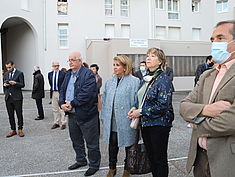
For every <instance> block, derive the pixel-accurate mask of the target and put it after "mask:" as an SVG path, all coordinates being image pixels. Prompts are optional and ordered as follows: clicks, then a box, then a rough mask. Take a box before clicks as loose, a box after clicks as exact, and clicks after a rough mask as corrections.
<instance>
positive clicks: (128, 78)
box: [100, 55, 139, 177]
mask: <svg viewBox="0 0 235 177" xmlns="http://www.w3.org/2000/svg"><path fill="white" fill-rule="evenodd" d="M113 70H114V75H113V76H112V77H111V78H110V79H109V80H108V81H107V82H106V84H105V90H104V93H103V96H102V111H101V116H100V117H101V120H102V121H103V131H104V133H103V139H104V141H105V142H107V143H108V144H109V168H110V170H109V172H108V174H107V177H112V176H115V174H116V164H117V155H118V150H119V147H125V150H126V152H127V150H128V148H129V147H130V146H131V145H133V144H134V143H135V139H136V130H134V129H131V128H130V123H131V120H130V119H128V118H127V114H128V111H129V110H130V109H131V108H132V107H133V106H134V105H135V104H136V100H137V99H136V93H137V91H138V88H139V79H138V78H136V77H134V76H132V75H131V71H132V65H131V61H130V59H129V58H128V57H127V56H125V55H122V56H116V57H114V60H113ZM125 161H126V160H125ZM128 176H130V174H129V172H128V170H127V168H126V163H125V165H124V172H123V176H122V177H128Z"/></svg>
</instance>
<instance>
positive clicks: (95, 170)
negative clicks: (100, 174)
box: [84, 168, 99, 176]
mask: <svg viewBox="0 0 235 177" xmlns="http://www.w3.org/2000/svg"><path fill="white" fill-rule="evenodd" d="M98 170H99V169H95V168H88V170H87V171H86V173H85V174H84V176H91V175H94V174H95V173H96V172H97V171H98Z"/></svg>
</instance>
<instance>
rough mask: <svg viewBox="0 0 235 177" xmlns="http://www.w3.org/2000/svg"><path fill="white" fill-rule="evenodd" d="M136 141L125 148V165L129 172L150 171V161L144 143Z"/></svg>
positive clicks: (141, 172)
mask: <svg viewBox="0 0 235 177" xmlns="http://www.w3.org/2000/svg"><path fill="white" fill-rule="evenodd" d="M138 139H139V138H138V137H137V141H136V143H135V144H134V145H132V146H131V147H130V148H129V149H128V150H127V156H126V165H127V169H128V171H129V172H130V174H133V175H134V174H138V175H141V174H147V173H150V172H151V166H150V161H149V158H148V154H147V152H146V148H145V145H144V144H143V143H142V144H138Z"/></svg>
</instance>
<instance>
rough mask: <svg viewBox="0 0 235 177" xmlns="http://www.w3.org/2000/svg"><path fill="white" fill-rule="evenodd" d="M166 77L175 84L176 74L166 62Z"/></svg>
mask: <svg viewBox="0 0 235 177" xmlns="http://www.w3.org/2000/svg"><path fill="white" fill-rule="evenodd" d="M165 72H166V75H167V76H169V77H170V80H171V82H173V79H174V73H173V68H172V67H170V66H168V63H167V62H166V70H165Z"/></svg>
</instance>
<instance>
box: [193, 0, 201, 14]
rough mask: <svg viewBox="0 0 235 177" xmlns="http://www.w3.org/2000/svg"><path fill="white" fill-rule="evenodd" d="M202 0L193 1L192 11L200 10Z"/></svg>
mask: <svg viewBox="0 0 235 177" xmlns="http://www.w3.org/2000/svg"><path fill="white" fill-rule="evenodd" d="M199 6H200V1H198V0H197V1H194V0H193V1H192V12H199Z"/></svg>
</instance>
